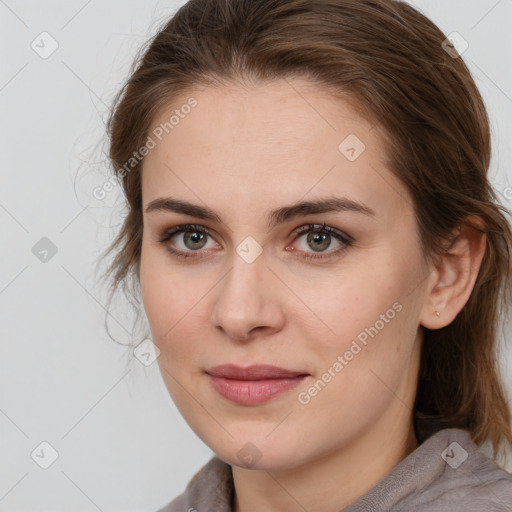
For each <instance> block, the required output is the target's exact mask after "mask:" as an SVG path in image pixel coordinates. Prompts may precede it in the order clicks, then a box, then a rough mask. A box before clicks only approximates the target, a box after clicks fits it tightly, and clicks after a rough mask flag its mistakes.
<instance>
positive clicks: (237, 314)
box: [212, 239, 280, 338]
mask: <svg viewBox="0 0 512 512" xmlns="http://www.w3.org/2000/svg"><path fill="white" fill-rule="evenodd" d="M258 245H259V244H258ZM266 265H267V261H266V259H265V257H264V255H263V252H262V248H261V247H260V248H259V249H258V247H256V245H255V241H254V240H247V239H246V240H244V241H242V242H241V243H240V244H239V245H238V246H237V248H236V252H234V253H233V258H232V265H231V270H230V271H229V272H228V273H227V275H226V276H225V278H224V280H223V283H222V284H221V285H220V286H219V288H218V290H219V291H218V297H217V300H216V301H215V305H214V308H213V312H212V322H213V323H214V325H215V326H217V327H221V328H222V329H223V330H224V331H225V332H226V334H228V335H230V336H232V337H234V338H246V337H247V336H248V335H249V333H250V332H251V331H252V330H253V329H254V328H256V327H273V328H275V327H276V323H277V322H278V320H279V317H280V315H279V312H278V309H279V306H278V304H277V303H276V302H275V297H271V295H272V292H271V290H274V289H275V287H273V286H269V284H268V280H269V279H272V278H273V275H272V273H271V272H270V271H269V270H268V269H267V268H266ZM276 308H277V309H276Z"/></svg>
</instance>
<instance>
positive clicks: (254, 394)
mask: <svg viewBox="0 0 512 512" xmlns="http://www.w3.org/2000/svg"><path fill="white" fill-rule="evenodd" d="M208 377H209V378H210V382H211V383H212V386H213V388H214V389H215V390H216V391H217V393H219V395H221V396H223V397H224V398H227V399H228V400H230V401H231V402H234V403H236V404H240V405H257V404H262V403H265V402H267V401H268V400H270V399H271V398H274V397H275V396H277V395H280V394H281V393H284V392H285V391H289V390H290V389H293V388H295V387H296V386H298V385H299V384H300V383H301V382H302V381H303V380H304V379H305V377H306V375H301V376H299V377H293V378H281V379H264V380H234V379H226V378H224V377H213V376H212V375H208Z"/></svg>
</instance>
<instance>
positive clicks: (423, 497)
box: [400, 429, 512, 512]
mask: <svg viewBox="0 0 512 512" xmlns="http://www.w3.org/2000/svg"><path fill="white" fill-rule="evenodd" d="M421 446H422V445H420V448H421ZM425 448H428V449H425ZM418 451H421V452H422V457H423V458H424V459H425V461H424V470H425V473H426V474H428V475H430V477H429V481H428V482H427V484H426V485H425V486H423V487H422V486H420V489H421V492H419V493H418V494H416V495H415V496H409V497H408V498H406V499H404V500H403V502H402V503H401V504H400V505H402V504H403V505H404V507H405V508H403V510H407V506H414V510H416V511H418V512H427V511H428V512H433V511H444V510H450V511H451V512H457V511H463V512H477V511H478V512H480V511H482V510H485V511H486V512H493V511H496V512H499V511H509V512H510V511H512V474H510V473H508V472H507V471H505V470H504V469H502V468H501V467H500V466H498V465H497V464H496V463H495V462H494V461H493V460H491V459H490V458H489V457H488V456H487V455H486V454H484V453H483V452H482V451H481V450H480V448H479V447H478V446H477V445H476V444H475V443H474V442H473V440H472V439H471V437H470V435H469V432H467V431H465V430H462V429H444V430H442V431H440V432H438V433H437V434H434V436H432V438H430V439H427V441H426V442H425V446H423V449H422V450H418ZM417 463H419V464H421V458H418V460H417ZM400 510H402V508H400Z"/></svg>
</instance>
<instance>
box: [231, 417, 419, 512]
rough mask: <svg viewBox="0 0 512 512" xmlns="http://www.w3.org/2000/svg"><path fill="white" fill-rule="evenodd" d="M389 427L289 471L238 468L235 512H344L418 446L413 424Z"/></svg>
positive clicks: (236, 469) (235, 480) (369, 432)
mask: <svg viewBox="0 0 512 512" xmlns="http://www.w3.org/2000/svg"><path fill="white" fill-rule="evenodd" d="M402 419H403V418H402ZM409 419H410V420H411V418H409ZM402 425H404V423H403V422H402ZM388 427H389V428H388V429H386V428H385V426H384V427H383V425H382V424H380V425H379V426H378V432H376V431H375V429H372V430H369V431H368V432H367V433H365V434H364V435H362V436H360V437H359V438H358V440H357V441H354V442H351V443H350V446H349V447H344V448H342V449H340V450H337V451H335V452H332V453H330V454H328V455H325V456H323V457H322V458H319V459H315V460H314V461H312V462H310V463H308V464H304V465H302V466H300V467H294V468H291V469H289V470H286V471H272V470H268V471H267V470H250V469H245V468H240V467H238V466H233V467H232V470H233V482H234V487H235V499H234V512H255V511H260V510H266V511H269V512H274V511H275V512H277V511H280V512H283V511H286V512H304V510H308V511H310V512H313V511H316V510H318V511H320V510H321V511H322V512H339V511H340V510H342V509H343V508H345V507H347V506H348V505H350V504H351V503H353V502H354V501H356V500H357V498H359V497H360V496H361V495H362V494H364V493H365V492H366V491H368V490H370V489H371V488H372V487H373V486H374V485H375V484H377V483H378V482H379V481H380V480H381V479H382V478H384V477H385V476H386V475H387V474H388V473H389V472H390V471H391V470H392V469H393V468H394V467H395V466H396V465H397V464H398V463H399V462H400V461H401V460H403V459H404V458H405V457H406V456H407V455H409V454H410V453H411V452H412V451H413V450H414V449H415V448H416V447H417V446H418V441H417V439H416V436H415V434H414V428H413V426H412V421H408V422H407V423H405V426H404V427H399V426H398V425H397V424H396V423H395V424H394V425H393V424H390V425H388Z"/></svg>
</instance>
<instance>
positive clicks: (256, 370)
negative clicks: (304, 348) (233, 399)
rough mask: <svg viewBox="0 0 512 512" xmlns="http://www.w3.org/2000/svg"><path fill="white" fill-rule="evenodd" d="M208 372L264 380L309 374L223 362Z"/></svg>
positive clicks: (243, 378)
mask: <svg viewBox="0 0 512 512" xmlns="http://www.w3.org/2000/svg"><path fill="white" fill-rule="evenodd" d="M206 373H208V374H209V375H211V376H213V377H224V378H226V379H237V380H263V379H284V378H293V377H298V376H301V375H308V374H307V373H306V372H300V371H293V370H287V369H286V368H280V367H278V366H272V365H268V364H258V365H252V366H245V367H242V366H237V365H235V364H221V365H219V366H214V367H212V368H209V369H208V370H206Z"/></svg>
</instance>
